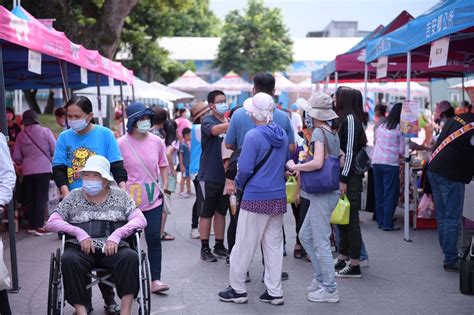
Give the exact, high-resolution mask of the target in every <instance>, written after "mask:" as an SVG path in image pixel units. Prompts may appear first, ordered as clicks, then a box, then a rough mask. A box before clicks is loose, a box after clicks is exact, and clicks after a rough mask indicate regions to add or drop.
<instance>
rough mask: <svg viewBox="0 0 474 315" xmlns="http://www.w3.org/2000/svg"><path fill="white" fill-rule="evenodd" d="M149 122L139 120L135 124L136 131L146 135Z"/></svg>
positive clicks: (149, 126)
mask: <svg viewBox="0 0 474 315" xmlns="http://www.w3.org/2000/svg"><path fill="white" fill-rule="evenodd" d="M150 128H151V122H150V120H149V119H147V120H140V121H138V122H137V131H138V132H141V133H147V132H148V131H150Z"/></svg>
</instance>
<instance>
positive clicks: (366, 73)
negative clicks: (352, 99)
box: [363, 63, 369, 107]
mask: <svg viewBox="0 0 474 315" xmlns="http://www.w3.org/2000/svg"><path fill="white" fill-rule="evenodd" d="M368 80H369V66H368V65H367V63H365V64H364V103H363V104H364V107H365V106H366V104H367V81H368Z"/></svg>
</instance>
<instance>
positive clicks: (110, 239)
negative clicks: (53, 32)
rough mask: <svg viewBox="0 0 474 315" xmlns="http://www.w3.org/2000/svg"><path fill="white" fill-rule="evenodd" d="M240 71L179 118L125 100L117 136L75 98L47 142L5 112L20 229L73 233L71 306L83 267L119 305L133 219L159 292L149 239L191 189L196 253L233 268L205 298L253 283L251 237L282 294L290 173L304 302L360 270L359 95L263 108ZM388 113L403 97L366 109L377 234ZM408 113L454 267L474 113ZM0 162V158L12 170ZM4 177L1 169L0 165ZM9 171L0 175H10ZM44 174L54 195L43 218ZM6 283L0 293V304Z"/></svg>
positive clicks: (257, 83) (130, 260) (39, 131)
mask: <svg viewBox="0 0 474 315" xmlns="http://www.w3.org/2000/svg"><path fill="white" fill-rule="evenodd" d="M253 80H254V88H253V91H252V92H253V93H252V94H253V96H252V97H250V98H249V99H247V100H246V101H245V102H244V103H243V106H239V107H237V108H234V109H232V110H231V109H230V107H229V102H228V99H227V97H226V95H225V93H224V92H222V91H219V90H215V91H212V92H210V93H209V94H208V96H207V100H206V101H205V102H197V103H196V104H194V105H193V106H192V108H191V109H190V110H189V109H187V108H185V107H180V108H178V110H177V112H176V119H171V117H169V113H168V111H167V110H165V109H163V108H159V107H154V108H148V107H147V106H145V105H143V104H141V103H133V104H131V105H129V106H128V107H127V109H126V113H124V114H126V117H127V123H126V125H125V127H126V128H125V134H123V135H121V133H117V132H116V133H115V134H114V132H112V131H111V130H110V129H108V128H105V127H103V126H100V125H98V124H95V123H94V118H93V116H94V113H93V110H92V103H91V101H90V100H89V99H88V98H86V97H84V96H79V97H77V96H75V97H73V98H71V99H70V100H69V101H68V102H67V103H66V104H65V106H64V108H60V109H57V110H56V113H55V115H56V119H57V122H58V124H59V126H60V127H61V129H62V130H63V131H62V132H61V133H60V134H59V136H58V138H57V140H56V139H55V137H54V135H53V134H52V132H51V131H50V130H49V129H48V128H45V127H43V126H41V124H40V121H39V119H38V115H37V114H36V113H35V112H34V111H33V110H28V111H26V112H24V113H23V116H22V125H23V128H20V126H19V125H18V124H16V122H15V114H14V113H13V112H12V111H9V112H8V130H9V141H8V142H6V140H5V138H4V137H3V136H2V138H0V140H1V142H2V152H1V153H2V160H3V159H4V156H5V159H6V157H9V156H10V153H11V157H12V159H13V161H14V163H15V168H16V172H17V174H19V176H18V177H21V178H22V180H21V184H19V182H18V181H17V186H18V187H20V186H21V187H22V189H21V191H22V193H21V195H22V197H21V203H22V206H24V211H25V212H27V213H28V216H27V218H28V230H27V231H28V233H32V234H35V235H37V236H43V235H45V234H48V233H51V232H60V231H61V232H65V233H67V234H68V235H70V237H69V238H68V241H67V245H66V251H65V252H64V254H63V256H62V259H61V262H62V269H63V273H64V288H65V298H66V300H67V301H68V302H69V303H70V304H71V305H73V306H74V307H75V310H76V313H77V314H86V313H87V312H88V311H90V310H91V308H92V306H91V297H90V294H89V293H88V291H87V290H86V289H85V286H86V284H87V278H86V277H85V275H86V273H87V271H88V270H90V268H91V267H92V266H94V265H96V264H100V265H102V266H104V267H106V268H107V269H109V270H111V272H112V275H113V278H114V281H115V284H116V289H117V295H118V297H119V298H120V299H121V305H119V304H118V303H116V301H115V293H114V290H113V289H111V288H110V287H108V286H106V285H101V286H100V290H101V293H102V296H103V298H104V303H105V307H106V309H107V310H108V311H110V312H114V311H115V312H116V311H118V310H120V309H121V310H122V314H129V313H130V309H131V303H132V301H133V298H134V297H136V295H137V292H138V274H137V270H138V269H137V268H138V261H137V260H136V258H134V257H136V255H135V256H134V255H133V253H131V251H130V249H129V248H128V247H127V245H126V242H125V241H126V239H127V237H129V236H130V235H131V234H132V233H133V231H134V230H135V229H144V235H145V240H146V243H147V247H148V258H149V263H150V270H151V291H152V292H153V293H161V292H165V291H167V290H170V286H169V285H168V284H166V283H165V282H163V281H162V272H161V271H162V261H166V257H165V258H163V257H162V244H161V242H162V241H173V240H174V236H173V235H171V234H170V233H168V232H166V230H165V228H166V221H167V215H168V214H170V213H171V211H175V210H177V209H175V208H174V207H173V203H172V201H171V200H170V196H171V194H172V193H176V194H177V196H179V197H180V198H189V197H195V201H194V204H193V207H192V209H189V214H190V216H191V230H190V237H191V238H193V239H200V242H201V250H200V255H199V257H200V259H201V260H202V261H203V262H209V263H215V262H217V261H218V258H222V259H225V261H226V263H227V264H228V265H229V267H230V268H229V284H230V285H229V286H228V287H227V288H225V289H224V290H222V291H221V292H219V293H218V298H219V299H220V300H221V301H224V302H234V303H246V302H247V301H248V295H247V289H246V286H245V283H246V282H249V281H250V274H249V272H248V270H249V266H250V263H251V261H252V259H253V256H254V255H255V252H256V251H257V249H259V248H260V250H261V252H262V256H263V281H264V283H265V287H266V290H265V292H263V293H262V295H261V296H260V297H259V299H260V301H262V302H266V303H270V304H272V305H281V304H284V297H283V296H284V294H283V290H282V281H283V280H286V279H288V273H286V272H284V271H283V255H284V253H286V248H285V243H286V240H285V236H284V228H283V215H284V214H285V213H286V211H287V192H286V189H285V186H286V181H287V179H288V178H289V177H296V179H297V192H296V198H295V201H294V202H293V203H292V204H291V208H292V210H293V215H294V218H295V226H296V233H297V237H296V240H295V246H294V252H293V254H294V257H295V258H297V259H301V258H305V259H307V260H308V261H310V262H311V263H312V266H313V271H312V274H313V275H312V277H311V278H310V279H308V288H307V291H308V299H309V300H310V301H313V302H330V303H335V302H339V301H340V299H341V297H340V295H339V293H338V290H337V283H336V278H361V277H362V271H361V267H364V266H368V253H367V252H368V251H367V249H366V247H365V244H364V241H363V237H362V233H361V229H360V220H359V211H361V210H362V204H361V193H362V191H363V180H364V177H366V176H367V169H366V168H364V167H363V165H361V160H362V159H364V154H365V152H366V150H367V145H368V140H367V136H366V128H367V124H368V122H367V120H366V117H367V116H366V115H365V113H364V106H363V97H362V94H361V92H360V91H358V90H355V89H352V88H349V87H344V86H341V87H339V88H338V89H337V91H336V92H335V93H334V95H332V96H330V95H326V94H324V93H320V92H314V94H313V95H311V97H310V98H309V99H308V100H307V102H306V103H304V104H300V105H297V104H295V105H294V106H292V107H291V110H290V111H284V110H281V109H278V108H277V107H276V106H275V102H274V94H275V78H274V77H273V76H272V75H271V74H269V73H258V74H256V75H255V76H254V79H253ZM401 111H402V104H401V103H397V104H394V105H393V106H391V107H390V109H389V108H387V106H384V105H377V107H376V108H375V120H376V121H375V123H376V124H375V144H374V148H373V150H372V153H371V154H370V155H371V156H370V159H371V163H372V165H371V168H372V169H371V170H370V172H369V174H370V175H371V176H372V175H373V178H372V180H373V181H374V184H375V185H374V187H375V208H376V209H375V215H374V218H375V220H376V223H377V225H378V227H379V229H381V230H382V231H387V232H390V231H396V230H398V229H399V227H397V226H395V225H394V213H395V210H396V207H397V204H398V201H399V193H400V175H399V174H400V159H401V157H402V156H403V153H404V144H405V143H404V141H403V136H402V133H401V128H400V116H401ZM421 119H422V120H423V121H424V125H423V126H421V127H422V128H424V129H425V131H426V132H427V139H425V142H424V143H423V144H422V145H417V144H415V143H412V144H411V145H410V147H411V149H413V150H432V151H433V153H432V155H431V159H430V161H429V164H428V168H427V169H426V173H427V174H428V175H427V176H426V178H427V180H428V181H429V183H425V184H424V188H425V192H426V193H428V194H432V195H433V199H434V203H435V205H436V218H437V221H438V234H439V242H440V246H441V248H442V251H443V254H444V260H443V266H444V269H445V270H457V269H458V268H459V267H458V261H457V259H458V258H457V247H456V246H457V234H458V228H459V224H460V221H461V215H462V203H463V198H464V197H463V196H464V184H466V183H469V182H470V181H471V179H472V177H473V175H474V165H473V163H472V161H473V160H474V159H473V158H474V135H473V134H474V126H473V125H474V114H473V113H471V112H470V111H466V112H465V113H458V114H457V115H456V113H455V110H454V108H453V107H452V106H451V104H450V103H449V102H447V101H443V102H440V103H439V104H437V107H436V111H435V114H434V117H432V115H431V113H430V112H422V118H421ZM420 125H421V124H420ZM120 129H121V128H120ZM433 131H436V132H435V133H434V134H433ZM428 133H429V134H428ZM432 135H433V140H431V139H432V138H431V136H432ZM117 137H118V139H117ZM3 151H6V152H3ZM1 164H2V168H5V167H7V166H12V165H13V164H12V163H1ZM7 164H8V165H7ZM11 173H12V172H11V171H9V172H8V171H7V170H4V169H1V170H0V174H2V176H4V175H3V174H11ZM14 175H15V173H14V172H13V174H11V176H10V175H8V176H9V178H10V179H12V181H13V182H15V177H14ZM5 176H7V175H5ZM321 178H323V180H321ZM50 179H53V180H54V182H55V184H56V186H57V187H58V189H59V191H60V194H61V198H62V201H61V202H60V203H59V205H58V206H57V207H56V208H54V209H51V212H50V213H49V218H47V215H48V214H47V203H48V187H49V182H50ZM7 182H8V181H6V180H5V181H3V180H2V181H1V183H2V185H3V184H4V183H5V187H1V189H2V193H1V194H0V198H1V202H0V204H7V203H8V201H9V200H10V199H11V196H12V189H13V187H12V186H13V185H12V184H11V183H10V184H8V185H6V183H7ZM191 182H192V183H193V185H191ZM178 183H179V185H178ZM7 186H8V187H7ZM177 186H178V187H177ZM192 186H193V187H194V190H193V189H192ZM178 188H179V191H178ZM19 192H20V189H18V188H17V191H16V194H19ZM343 196H345V197H347V199H348V200H349V203H350V210H349V220H348V223H347V224H344V225H334V224H331V220H330V218H331V214H332V212H333V210H334V209H335V207H336V205H337V204H338V202H339V200H340V199H341V197H343ZM0 207H1V206H0ZM181 210H182V209H180V211H181ZM229 210H230V211H229ZM228 211H229V212H230V223H229V224H228V228H227V231H226V218H227V212H228ZM45 221H47V223H46V226H45ZM103 222H110V223H111V224H112V223H113V224H112V225H111V226H113V228H107V229H104V228H103V226H104V225H103ZM226 232H227V233H226ZM212 233H214V238H213V239H214V243H213V244H212V245H213V246H212V249H211V243H210V239H211V237H210V236H211V234H212ZM226 234H227V246H226V245H225V243H226V242H225V241H226V239H225V235H226ZM333 252H335V253H333ZM196 256H197V255H196ZM333 257H335V258H333ZM196 258H197V257H196ZM0 267H1V266H0ZM0 284H1V282H0ZM0 289H2V287H0ZM3 292H4V291H0V299H1V300H0V301H5V299H6V294H4V293H3ZM1 304H2V305H7V304H4V303H3V302H2V303H1ZM2 314H3V313H2Z"/></svg>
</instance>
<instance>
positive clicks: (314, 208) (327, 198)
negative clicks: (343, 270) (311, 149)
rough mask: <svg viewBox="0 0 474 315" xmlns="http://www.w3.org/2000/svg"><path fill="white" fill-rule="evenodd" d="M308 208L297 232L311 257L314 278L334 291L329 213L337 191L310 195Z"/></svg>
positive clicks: (336, 196) (330, 290)
mask: <svg viewBox="0 0 474 315" xmlns="http://www.w3.org/2000/svg"><path fill="white" fill-rule="evenodd" d="M304 197H305V198H307V199H309V201H310V202H309V209H308V212H307V213H306V217H305V219H304V222H303V225H302V226H301V229H300V232H299V238H300V241H301V244H302V245H303V248H304V250H305V251H306V253H307V254H308V255H309V257H310V258H311V263H312V264H313V268H314V279H316V280H317V281H318V282H319V283H321V286H322V287H323V288H324V289H325V290H326V291H328V292H334V291H336V277H335V271H334V262H333V258H332V253H331V241H330V237H331V232H332V231H331V223H330V218H331V213H332V211H333V210H334V208H335V207H336V205H337V202H338V200H339V192H330V193H326V194H319V195H312V194H311V195H310V194H305V196H304Z"/></svg>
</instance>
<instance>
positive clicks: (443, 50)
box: [428, 37, 449, 68]
mask: <svg viewBox="0 0 474 315" xmlns="http://www.w3.org/2000/svg"><path fill="white" fill-rule="evenodd" d="M448 52H449V37H443V38H441V39H438V40H435V41H434V42H432V43H431V49H430V61H429V63H428V68H437V67H443V66H446V65H447V64H448Z"/></svg>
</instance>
